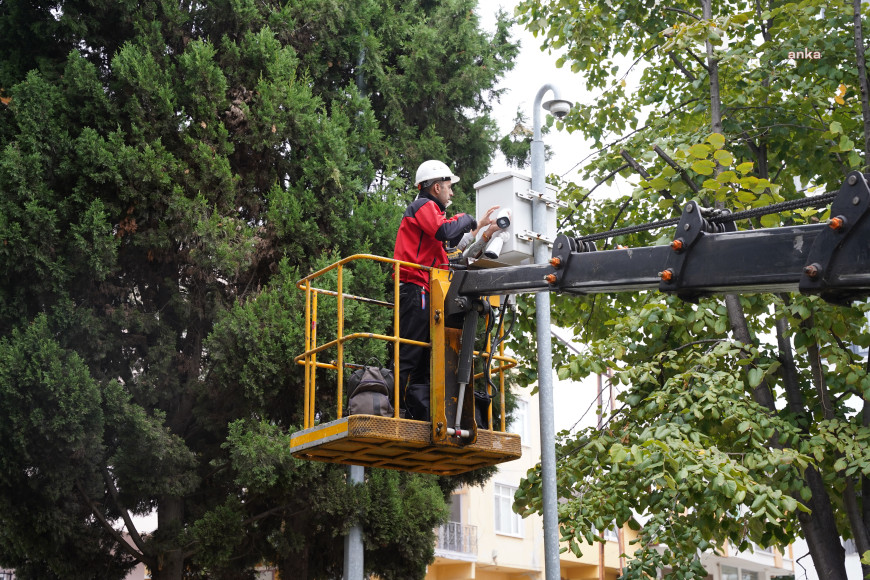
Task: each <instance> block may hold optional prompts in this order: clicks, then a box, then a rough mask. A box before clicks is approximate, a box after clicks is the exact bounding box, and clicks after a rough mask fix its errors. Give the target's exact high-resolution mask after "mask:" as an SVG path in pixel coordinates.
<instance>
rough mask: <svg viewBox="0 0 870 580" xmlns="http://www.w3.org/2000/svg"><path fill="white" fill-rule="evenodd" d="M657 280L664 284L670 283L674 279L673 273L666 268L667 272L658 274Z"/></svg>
mask: <svg viewBox="0 0 870 580" xmlns="http://www.w3.org/2000/svg"><path fill="white" fill-rule="evenodd" d="M659 278H661V279H662V280H664V281H665V282H670V281H671V280H673V279H674V271H673V270H671V269H670V268H668V269H667V270H665V271H663V272H659Z"/></svg>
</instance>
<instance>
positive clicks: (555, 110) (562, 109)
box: [542, 99, 573, 119]
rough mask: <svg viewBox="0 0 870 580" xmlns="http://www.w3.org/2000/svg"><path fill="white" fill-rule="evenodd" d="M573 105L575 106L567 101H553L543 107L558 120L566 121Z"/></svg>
mask: <svg viewBox="0 0 870 580" xmlns="http://www.w3.org/2000/svg"><path fill="white" fill-rule="evenodd" d="M571 105H573V103H572V102H571V101H566V100H565V99H553V100H552V101H547V102H546V103H544V104H543V105H542V107H544V109H545V110H546V111H548V112H549V113H550V114H552V115H553V116H554V117H556V118H557V119H564V118H565V116H566V115H567V114H568V112H569V111H570V110H571Z"/></svg>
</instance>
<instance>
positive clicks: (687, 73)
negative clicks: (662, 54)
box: [668, 51, 697, 82]
mask: <svg viewBox="0 0 870 580" xmlns="http://www.w3.org/2000/svg"><path fill="white" fill-rule="evenodd" d="M668 57H670V59H671V61H672V62H673V63H674V64H675V65H676V66H677V68H678V69H680V71H682V73H683V74H684V75H685V76H686V78H687V79H689V80H690V81H691V82H695V81H696V80H697V79H696V78H695V75H693V74H692V71H690V70H689V69H687V68H686V67H685V66H684V65H683V61H681V60H680V59H679V58H678V57H677V56H676V55H675V54H674V53H673V51H671V52H669V53H668Z"/></svg>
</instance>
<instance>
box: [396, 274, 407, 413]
mask: <svg viewBox="0 0 870 580" xmlns="http://www.w3.org/2000/svg"><path fill="white" fill-rule="evenodd" d="M399 268H400V266H399V263H398V262H396V263H394V264H393V405H394V406H393V416H394V417H395V418H397V419H398V418H400V416H401V414H400V413H401V410H400V409H399V400H400V397H399V389H400V388H403V387H404V386H405V385H399V348H400V345H399V288H400V286H401V282H399V271H400V270H399Z"/></svg>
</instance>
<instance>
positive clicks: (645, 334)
mask: <svg viewBox="0 0 870 580" xmlns="http://www.w3.org/2000/svg"><path fill="white" fill-rule="evenodd" d="M517 12H518V14H519V15H520V20H521V21H522V22H524V23H525V25H526V26H527V27H528V28H529V29H530V30H531V31H533V32H534V33H535V34H536V35H538V37H539V38H541V39H542V45H543V47H544V48H549V49H558V50H559V51H560V52H561V53H562V55H563V56H562V57H561V58H560V61H561V64H565V65H566V66H571V68H572V70H573V71H575V72H577V73H578V78H579V79H582V81H583V82H584V83H585V85H586V87H587V88H588V89H589V90H590V91H592V92H593V93H594V94H595V95H597V97H596V98H595V99H594V101H592V102H590V103H589V104H587V105H578V106H576V107H575V108H574V109H573V110H572V112H571V113H570V114H569V116H568V117H567V118H566V120H565V122H564V126H565V127H567V128H568V129H569V130H576V131H580V132H581V133H582V134H583V135H584V136H586V137H587V138H589V139H590V140H591V141H592V143H593V144H594V147H595V151H594V154H593V155H591V156H590V157H589V158H587V160H586V162H585V165H584V168H583V171H584V176H585V177H587V178H595V179H596V180H600V181H602V182H609V181H610V180H612V178H613V177H614V175H616V174H617V173H619V174H621V175H622V176H624V177H631V178H632V179H633V180H635V181H636V182H637V184H638V185H637V188H636V190H635V191H634V193H633V194H632V195H631V196H629V197H625V198H622V199H613V200H596V199H594V198H592V197H590V193H591V191H590V189H589V188H585V187H581V186H578V185H576V184H573V183H560V182H559V181H558V179H557V178H554V182H557V183H558V185H560V186H561V187H562V189H563V191H564V193H565V196H566V197H567V198H568V200H570V201H571V202H572V204H573V207H572V208H571V211H570V213H568V214H566V215H564V216H562V218H561V219H560V221H561V223H562V225H563V231H564V232H565V233H568V234H570V235H584V234H590V233H593V232H598V231H603V230H607V229H612V228H614V227H621V226H625V225H631V224H638V223H645V222H648V221H655V220H660V219H665V218H671V217H674V216H676V215H679V211H680V208H681V207H682V206H683V204H684V203H685V202H686V201H688V200H691V199H694V200H698V201H699V202H700V203H701V204H702V205H705V206H707V207H710V206H714V205H717V206H719V207H727V208H729V209H735V210H740V209H745V208H751V207H758V206H765V205H770V204H771V203H774V202H778V201H782V200H784V199H794V198H801V197H805V196H807V195H811V194H812V193H813V192H815V193H820V192H823V191H827V190H836V189H838V188H839V187H840V185H841V183H842V181H843V178H844V176H845V174H846V173H847V172H848V171H850V170H853V169H864V170H866V167H867V162H866V161H865V156H866V155H867V154H868V151H863V148H864V138H863V131H864V120H863V118H862V107H861V90H860V84H859V75H858V67H857V66H856V50H855V28H854V19H853V7H852V6H850V5H847V4H846V3H830V2H819V1H816V0H801V1H798V2H781V1H778V0H771V1H765V2H744V1H740V0H721V1H715V2H711V1H708V0H703V1H700V2H683V1H677V2H669V3H664V4H663V3H659V2H620V1H617V2H611V3H606V4H605V3H599V2H587V1H585V0H579V1H577V0H571V1H568V0H565V1H556V2H546V3H544V2H538V1H536V0H528V1H526V2H522V3H521V4H520V6H519V8H518V10H517ZM866 16H867V14H866V13H865V14H863V16H862V17H860V18H859V19H858V21H859V22H863V26H864V27H865V28H866V25H867V19H866ZM859 50H860V52H863V50H864V47H863V46H862V47H860V48H859ZM799 53H800V54H799ZM629 70H632V71H633V72H634V73H635V74H637V75H638V77H639V80H638V85H637V87H636V88H634V87H629V86H628V85H627V83H626V82H625V75H626V74H627V73H628V71H629ZM559 125H561V123H559ZM656 147H657V148H658V150H656ZM669 162H670V163H669ZM672 164H673V165H672ZM674 166H676V168H675V167H674ZM637 168H639V169H640V171H642V173H641V175H640V176H639V175H638V169H637ZM827 217H828V216H827V215H826V213H825V211H824V209H821V210H818V209H806V210H797V211H792V212H785V213H782V214H780V215H770V216H765V217H764V218H761V219H760V220H759V219H753V220H752V221H751V223H750V222H749V221H743V222H740V223H738V227H739V228H744V229H746V228H759V227H767V226H773V225H779V224H802V223H809V222H813V221H818V220H820V219H826V218H827ZM672 235H673V234H672V232H671V231H667V230H661V231H656V232H653V233H641V234H634V235H632V236H628V237H623V238H620V239H617V240H613V241H612V242H608V244H606V245H607V246H609V245H610V243H619V244H623V245H628V246H640V245H652V244H662V243H668V242H670V240H671V239H672ZM722 267H723V268H727V264H722ZM867 309H868V307H867V305H866V304H858V305H855V306H853V307H840V306H832V305H830V304H827V303H825V302H823V301H822V300H820V299H817V298H813V297H804V296H798V295H769V294H759V295H750V296H743V297H740V298H737V297H735V296H732V297H718V298H701V299H700V300H699V301H698V303H697V304H691V303H686V302H683V301H681V300H679V299H677V298H676V297H669V296H663V295H661V294H658V293H636V294H622V295H612V296H605V295H601V296H598V297H596V298H590V299H576V298H570V299H563V298H556V300H555V302H554V307H553V311H554V312H553V317H554V323H556V324H558V325H561V326H565V327H570V328H573V329H574V332H575V335H576V337H577V340H578V341H580V342H583V343H586V344H587V345H588V353H587V354H585V355H583V356H578V357H575V358H573V359H567V360H565V361H564V363H563V366H562V367H561V368H560V369H559V374H560V376H561V377H562V378H568V377H571V378H581V377H584V376H587V375H589V374H591V373H601V372H604V371H605V370H606V369H607V368H610V369H614V370H615V373H616V374H615V376H614V379H613V383H614V388H616V389H618V390H619V391H620V394H619V396H618V400H619V402H620V406H619V407H618V408H617V410H616V411H615V412H614V413H612V414H611V415H610V416H609V418H608V421H607V425H606V427H605V428H604V429H601V430H596V429H585V430H581V431H579V432H576V433H563V434H562V436H561V437H560V440H559V442H558V446H557V453H558V457H559V465H558V485H559V493H560V496H561V497H562V498H564V499H565V501H564V503H561V504H560V506H559V518H560V526H561V533H562V537H563V541H565V542H567V545H568V546H569V547H570V549H572V550H575V551H579V550H580V549H582V546H583V545H584V544H585V543H588V542H592V541H595V535H594V532H593V531H592V527H593V526H594V527H595V529H597V530H602V529H605V528H606V527H607V526H608V525H609V523H610V522H614V521H615V522H616V524H617V525H623V524H625V523H627V524H628V525H630V526H632V527H633V528H635V529H637V530H639V539H638V544H637V546H636V547H637V549H638V551H637V552H636V553H635V556H634V558H633V559H632V560H631V562H630V564H629V565H628V567H627V569H626V576H627V577H630V578H642V577H646V576H645V574H649V575H654V574H655V573H656V571H657V570H662V569H664V568H665V567H668V568H672V569H673V570H674V572H673V573H672V574H671V575H670V576H669V577H674V578H703V577H705V576H706V573H705V572H704V571H703V569H702V568H701V566H700V563H699V561H698V560H697V556H696V554H697V550H699V549H702V550H703V549H709V548H720V547H722V546H723V545H724V543H725V542H726V541H728V542H730V543H731V545H732V546H736V547H738V548H740V549H746V548H748V547H749V546H750V542H754V543H756V544H758V545H762V546H771V545H779V546H783V545H786V544H788V543H789V542H790V541H791V540H792V539H793V538H794V537H795V536H796V535H798V534H801V535H803V536H804V537H806V538H807V540H808V543H809V546H810V550H811V553H812V555H813V559H814V562H815V565H816V568H817V569H818V570H819V574H820V575H821V576H824V577H831V578H834V577H837V578H840V577H845V568H844V552H843V549H842V547H841V545H840V540H839V537H844V538H855V539H856V540H857V542H858V546H859V549H861V546H862V542H866V541H867V538H868V527H870V502H867V500H866V499H864V498H866V497H867V494H868V490H870V478H868V476H870V454H868V451H867V450H868V446H867V440H868V438H870V405H868V401H870V376H868V361H867V360H866V358H865V357H862V356H859V355H857V354H855V352H854V351H853V349H852V348H850V346H851V345H855V346H858V347H862V348H866V347H867V345H868V342H870V340H868V337H867V334H866V330H867V318H866V311H867ZM520 346H521V345H520ZM515 506H516V509H518V510H519V511H521V512H526V511H535V510H539V509H541V504H540V474H539V473H537V472H532V473H530V474H529V476H528V478H527V479H526V481H525V483H524V484H523V486H522V487H521V489H520V491H519V493H518V495H517V499H516V504H515ZM657 544H660V545H661V546H664V547H665V550H664V551H663V552H661V553H660V552H659V551H657V550H656V549H655V548H654V546H655V545H657ZM865 549H866V548H864V549H861V551H862V552H863V551H864V550H865Z"/></svg>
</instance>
